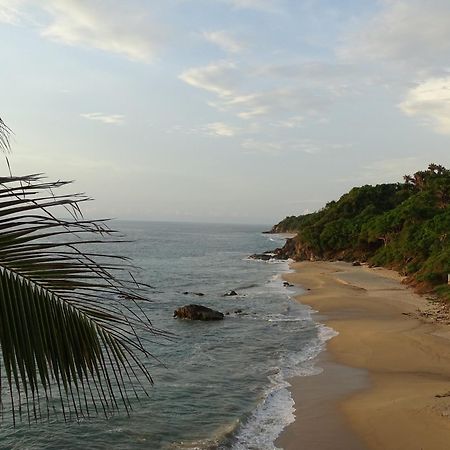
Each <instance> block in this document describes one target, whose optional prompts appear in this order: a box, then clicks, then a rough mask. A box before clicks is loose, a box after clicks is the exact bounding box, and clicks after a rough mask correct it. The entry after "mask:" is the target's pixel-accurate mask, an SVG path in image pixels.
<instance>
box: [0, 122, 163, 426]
mask: <svg viewBox="0 0 450 450" xmlns="http://www.w3.org/2000/svg"><path fill="white" fill-rule="evenodd" d="M1 127H4V124H3V122H1V123H0V136H2V135H3V134H4V131H5V129H4V128H3V129H2V128H1ZM2 131H3V133H2ZM8 145H9V141H8V140H7V139H6V140H5V138H4V139H3V140H1V139H0V146H2V147H5V146H6V147H5V148H7V147H8ZM69 183H70V182H65V181H56V182H48V181H46V180H45V179H44V178H43V177H42V175H40V174H33V175H27V176H15V177H13V176H9V177H0V348H1V353H2V359H3V360H2V362H1V364H0V382H1V384H0V390H1V398H0V402H1V404H0V407H1V411H2V414H3V415H5V414H8V416H9V417H12V420H13V422H14V423H15V422H16V421H17V419H20V420H22V419H23V418H24V417H26V419H27V420H28V421H32V420H42V419H43V420H45V419H48V418H50V416H51V415H52V414H53V412H56V413H58V412H61V414H62V415H63V416H64V418H65V419H70V418H71V417H76V418H80V417H85V416H88V415H91V414H98V413H101V412H102V413H104V414H105V415H109V414H110V413H112V412H114V411H115V410H117V409H119V408H121V407H123V408H124V409H125V410H126V411H127V412H128V411H129V410H130V408H131V403H132V402H131V399H130V398H131V396H133V397H136V396H137V397H139V395H140V393H141V394H142V393H143V394H144V395H145V394H146V389H147V387H148V386H149V385H150V384H151V383H152V378H151V376H150V374H149V372H148V371H147V368H146V366H145V365H144V363H143V362H142V361H143V359H142V357H144V358H145V357H149V356H151V355H150V353H149V351H148V350H147V348H146V345H145V342H146V341H145V339H146V336H149V334H150V335H151V336H166V337H167V334H166V333H164V332H163V331H161V330H158V329H156V328H154V327H153V326H152V324H151V322H150V321H149V319H148V317H147V316H146V314H145V312H144V308H143V307H142V306H141V305H142V304H143V302H146V301H148V299H147V294H148V288H149V286H146V285H142V284H138V283H137V282H136V281H135V279H134V277H133V275H131V271H132V269H133V266H132V265H131V262H130V261H128V260H127V259H126V258H124V257H121V256H115V255H109V253H108V251H107V248H106V249H105V250H102V251H100V250H96V249H98V248H99V247H102V246H103V247H104V246H105V245H107V244H108V243H111V242H114V243H115V242H120V241H121V240H120V239H119V238H117V237H116V236H117V234H116V233H115V232H114V231H113V230H111V229H109V227H108V226H107V224H106V221H103V220H100V221H90V220H86V219H84V218H83V217H82V215H81V213H80V204H81V203H83V202H85V201H87V200H89V199H88V198H87V197H86V196H85V195H84V194H75V195H68V194H64V193H62V194H55V193H54V192H56V191H57V190H61V189H63V188H64V187H65V186H67V185H68V184H69ZM59 208H63V209H62V211H63V213H64V215H67V216H69V217H70V218H69V219H60V218H59V214H58V215H57V214H56V212H55V211H57V210H58V209H59ZM9 413H10V414H9Z"/></svg>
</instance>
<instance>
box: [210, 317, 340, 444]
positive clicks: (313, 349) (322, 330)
mask: <svg viewBox="0 0 450 450" xmlns="http://www.w3.org/2000/svg"><path fill="white" fill-rule="evenodd" d="M301 320H305V319H304V318H303V319H301ZM336 335H337V332H336V331H335V330H333V329H332V328H329V327H326V326H325V325H322V324H317V338H316V339H315V340H314V341H312V342H310V344H309V345H308V347H306V348H304V349H303V351H302V352H297V353H292V354H290V355H289V356H288V357H287V358H286V360H285V361H283V362H281V364H280V366H281V368H280V369H279V370H278V372H277V373H276V374H274V375H273V376H272V377H271V379H270V381H271V385H270V387H269V388H268V389H267V391H266V392H265V395H264V397H263V400H262V401H261V402H260V403H259V404H258V406H257V407H256V409H255V410H254V412H253V413H252V414H251V416H250V417H249V418H248V420H247V421H246V422H245V423H243V424H242V425H241V427H240V428H239V429H238V431H237V434H236V436H235V437H234V442H233V444H232V446H231V448H232V450H248V449H258V450H278V449H277V447H275V441H276V439H277V438H278V436H279V435H280V433H281V432H282V431H283V429H284V428H285V427H287V426H288V425H289V424H291V423H292V422H294V420H295V416H294V412H295V407H294V406H295V404H294V400H293V398H292V395H291V393H290V391H289V387H290V384H289V382H288V379H289V378H293V377H295V376H312V375H318V374H319V373H321V372H322V369H321V368H320V367H317V366H316V365H315V361H314V360H315V358H316V357H317V355H318V354H319V353H321V352H322V351H323V350H324V349H325V344H326V342H327V341H328V340H329V339H331V338H332V337H334V336H336ZM219 449H223V450H225V447H219Z"/></svg>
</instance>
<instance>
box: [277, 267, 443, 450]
mask: <svg viewBox="0 0 450 450" xmlns="http://www.w3.org/2000/svg"><path fill="white" fill-rule="evenodd" d="M291 268H292V269H293V270H294V272H292V273H288V274H286V275H285V277H284V278H285V279H286V280H287V281H289V282H291V283H295V284H299V285H301V286H302V287H304V288H306V289H310V290H309V291H308V292H307V293H306V294H305V295H301V296H299V297H298V298H297V299H298V300H299V301H301V303H303V304H308V305H310V306H311V307H312V308H313V309H314V310H316V311H318V312H319V315H318V316H317V317H316V318H317V320H319V321H320V322H324V323H325V324H326V325H328V326H330V327H332V328H333V329H335V330H336V331H338V333H339V335H338V336H336V337H335V338H333V339H332V340H330V341H329V342H328V345H327V352H325V353H324V354H323V355H322V356H321V358H320V359H319V361H318V366H319V367H322V368H323V369H324V371H323V373H322V374H321V375H318V376H312V377H297V378H294V379H292V380H291V384H292V393H293V397H294V401H295V403H296V421H295V422H294V423H293V424H291V425H290V426H289V427H287V428H286V430H284V432H283V433H282V434H281V436H280V437H279V439H278V441H277V446H278V447H280V448H284V449H286V450H297V449H298V450H302V449H305V450H331V449H334V450H337V449H343V450H344V449H349V450H350V449H351V450H353V449H355V450H364V449H378V450H403V449H404V450H422V449H423V450H447V449H449V448H450V340H449V337H450V327H449V326H448V325H442V324H437V323H424V321H423V320H421V319H420V318H417V317H415V314H416V312H417V309H421V310H426V309H428V308H429V302H428V301H427V300H426V299H425V298H423V297H421V296H418V295H416V294H414V293H413V292H412V291H411V290H410V289H408V288H406V287H405V286H404V285H402V284H401V283H400V281H401V278H400V277H399V275H398V274H396V273H395V272H392V271H388V270H385V269H369V268H367V267H363V266H361V267H353V266H351V265H350V264H346V263H339V262H338V263H330V262H302V263H295V264H293V265H292V267H291ZM430 321H431V322H433V319H432V318H431V319H430V320H429V321H428V322H430ZM447 394H448V395H447Z"/></svg>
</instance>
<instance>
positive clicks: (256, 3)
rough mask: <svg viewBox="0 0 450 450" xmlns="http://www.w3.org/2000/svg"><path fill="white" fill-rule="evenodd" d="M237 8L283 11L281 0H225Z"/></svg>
mask: <svg viewBox="0 0 450 450" xmlns="http://www.w3.org/2000/svg"><path fill="white" fill-rule="evenodd" d="M224 1H225V2H226V3H228V4H230V5H231V6H232V7H233V8H236V9H250V10H254V11H261V12H266V13H280V12H282V5H281V3H282V2H281V1H280V0H224Z"/></svg>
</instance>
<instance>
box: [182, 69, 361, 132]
mask: <svg viewBox="0 0 450 450" xmlns="http://www.w3.org/2000/svg"><path fill="white" fill-rule="evenodd" d="M292 70H293V69H292V68H290V69H289V71H288V72H285V71H282V70H279V71H276V70H275V69H274V70H271V68H270V67H267V66H261V67H260V66H250V65H246V64H240V65H238V64H236V63H234V62H231V61H220V62H217V63H212V64H209V65H207V66H204V67H195V68H190V69H187V70H186V71H184V72H183V73H182V74H181V75H180V76H179V78H180V79H181V80H183V81H184V82H186V83H187V84H189V85H191V86H194V87H196V88H199V89H203V90H206V91H208V92H211V93H213V94H215V95H216V96H217V98H216V99H214V100H210V101H209V102H208V104H209V105H210V106H212V107H214V108H216V109H218V110H219V111H221V112H227V111H231V112H232V113H234V114H235V116H237V117H239V118H240V119H245V120H249V119H256V118H260V117H268V116H270V115H275V116H277V115H280V114H283V116H291V117H297V119H296V122H298V116H300V115H301V116H303V117H305V116H314V117H315V118H317V116H318V115H320V114H321V112H323V111H324V110H326V109H327V108H328V107H329V106H330V105H331V104H332V103H333V102H334V101H335V99H336V98H338V97H339V96H342V95H343V94H344V92H346V90H345V87H344V86H343V81H342V76H343V75H342V74H339V75H337V74H336V75H335V77H334V79H333V76H332V75H329V76H327V77H325V76H324V77H322V78H320V77H318V76H317V74H316V73H312V74H311V73H310V72H309V71H306V70H303V66H302V65H301V64H300V65H297V76H293V75H292V73H291V71H292ZM341 75H342V76H341ZM346 83H350V80H347V81H346ZM280 86H282V87H280ZM348 90H350V91H353V90H354V86H352V88H351V89H350V88H348ZM285 125H286V126H287V125H288V124H285ZM290 125H291V127H293V126H294V123H292V122H291V124H290Z"/></svg>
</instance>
